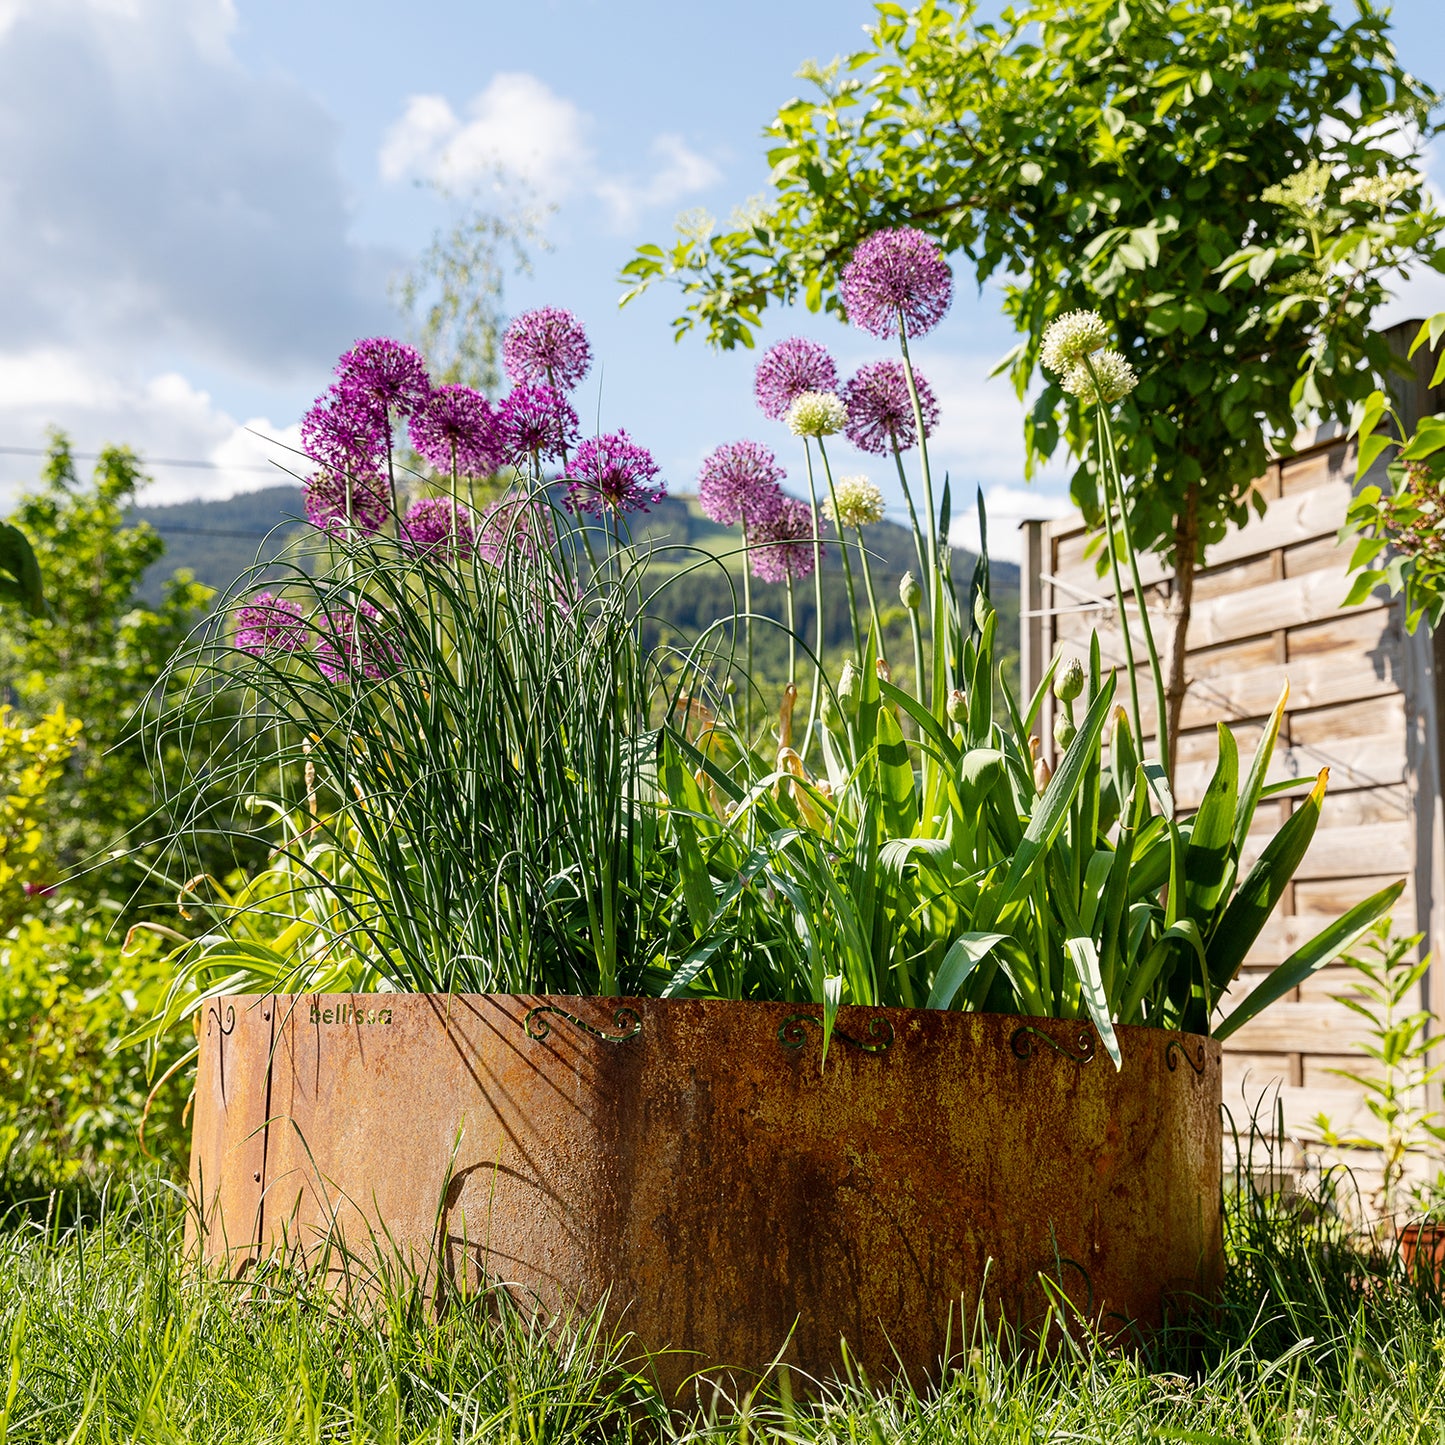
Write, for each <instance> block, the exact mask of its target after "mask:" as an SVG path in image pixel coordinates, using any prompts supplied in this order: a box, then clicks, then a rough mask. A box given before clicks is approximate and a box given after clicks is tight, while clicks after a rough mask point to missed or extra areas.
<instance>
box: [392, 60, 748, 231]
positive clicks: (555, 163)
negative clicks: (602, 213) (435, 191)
mask: <svg viewBox="0 0 1445 1445" xmlns="http://www.w3.org/2000/svg"><path fill="white" fill-rule="evenodd" d="M592 129H593V122H592V117H591V116H589V115H587V114H586V113H585V112H584V111H582V110H581V109H579V107H578V106H577V105H575V104H574V103H573V102H572V101H570V100H568V99H566V97H564V96H560V95H558V94H557V93H556V92H555V91H554V90H552V89H551V88H550V87H549V86H548V85H547V84H546V83H545V82H543V81H541V80H539V79H538V78H537V77H536V76H535V75H529V74H527V73H526V72H525V71H503V72H500V73H498V74H497V75H494V76H493V77H492V79H491V81H490V82H489V83H488V84H487V87H486V89H485V90H482V91H480V92H479V93H478V94H477V95H475V96H473V97H472V99H471V100H470V101H468V102H467V105H466V107H465V114H464V115H458V114H457V112H456V111H455V110H454V109H453V107H452V105H451V102H450V101H448V100H447V99H446V97H445V96H441V95H414V96H412V97H411V98H410V99H409V100H408V101H407V103H406V109H405V110H404V111H403V112H402V114H401V116H400V118H399V119H398V120H397V121H396V122H395V123H394V124H393V125H392V126H391V128H390V129H389V130H388V131H387V133H386V135H385V137H384V138H383V140H382V145H381V150H380V152H379V153H378V156H377V164H378V167H379V169H380V172H381V175H382V178H383V179H384V180H388V181H401V180H404V179H407V178H408V177H413V176H415V177H421V178H425V179H427V180H432V181H436V182H437V183H438V184H440V185H443V186H446V187H448V188H451V189H458V188H462V187H465V186H467V185H472V184H475V183H476V182H478V181H480V180H483V179H486V178H488V177H499V176H500V177H503V178H509V179H512V180H516V181H520V182H522V183H523V184H524V185H525V186H527V187H528V188H529V189H530V190H531V191H532V192H533V193H534V194H535V195H536V196H537V197H538V199H540V200H542V201H544V202H550V203H554V204H557V203H561V202H563V201H567V200H571V199H574V198H575V197H578V196H591V197H593V198H595V199H597V200H599V201H601V202H602V204H603V205H604V206H605V207H606V209H607V211H608V213H609V216H610V218H611V220H612V223H613V224H614V225H615V226H617V227H618V228H619V229H622V228H626V227H627V226H629V225H631V224H632V223H633V222H634V221H635V220H636V219H637V217H638V216H639V215H640V214H641V213H642V212H643V211H646V210H650V209H653V208H655V207H661V206H667V205H672V204H675V203H676V202H678V201H680V200H682V199H683V198H684V197H686V196H690V195H695V194H697V193H698V192H699V191H702V190H706V189H707V188H708V187H709V186H711V185H714V184H716V183H717V182H718V181H719V180H720V179H721V178H722V173H721V171H720V170H719V169H718V167H717V166H716V165H715V164H714V163H713V162H712V161H711V160H709V159H708V158H707V157H706V156H703V155H700V154H699V153H698V152H697V151H695V150H693V149H692V148H691V147H690V146H688V144H687V143H686V142H685V141H684V140H683V138H682V137H681V136H679V135H675V134H671V133H669V134H663V135H659V136H657V137H655V138H654V140H653V141H652V145H651V148H650V154H651V158H652V161H653V166H652V169H651V171H650V173H649V174H647V175H646V176H645V177H643V178H642V179H637V178H634V177H630V176H626V175H620V174H608V173H606V172H604V171H602V170H601V168H600V166H599V164H598V159H597V154H596V150H595V148H594V147H593V144H592V140H591V134H592Z"/></svg>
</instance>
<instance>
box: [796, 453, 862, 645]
mask: <svg viewBox="0 0 1445 1445" xmlns="http://www.w3.org/2000/svg"><path fill="white" fill-rule="evenodd" d="M818 455H819V456H820V457H822V459H823V476H824V477H825V478H826V480H827V483H828V500H829V501H830V502H832V504H833V515H834V516H835V517H837V518H839V522H838V548H839V550H840V551H841V552H842V553H843V585H844V586H845V587H846V588H847V589H848V615H849V617H850V618H851V619H852V622H853V652H854V654H855V656H856V659H857V661H858V665H859V666H860V667H861V666H862V664H863V626H862V624H861V623H860V622H859V620H858V596H857V593H856V592H855V591H854V589H853V564H852V563H851V562H850V561H849V560H848V536H847V533H846V532H844V530H843V523H842V520H841V519H842V513H841V512H840V511H839V510H838V493H837V491H836V490H835V489H834V486H833V468H832V467H831V466H830V465H829V462H828V449H827V447H825V446H824V445H823V438H822V437H819V438H818ZM811 481H812V471H811V464H810V467H809V483H810V484H811ZM858 542H859V545H860V546H861V545H862V542H863V534H862V532H859V534H858ZM874 612H875V614H876V612H877V609H876V608H875V609H874ZM874 625H875V626H876V625H877V617H876V615H875V617H874ZM822 636H823V634H822V629H821V626H820V628H819V632H818V656H819V657H821V656H822V655H823V646H822Z"/></svg>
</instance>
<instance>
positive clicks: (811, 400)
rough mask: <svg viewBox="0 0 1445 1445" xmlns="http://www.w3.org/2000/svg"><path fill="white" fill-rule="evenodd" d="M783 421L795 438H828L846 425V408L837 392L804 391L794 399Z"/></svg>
mask: <svg viewBox="0 0 1445 1445" xmlns="http://www.w3.org/2000/svg"><path fill="white" fill-rule="evenodd" d="M783 421H784V422H785V423H786V424H787V428H788V430H789V431H790V432H792V434H793V435H794V436H795V437H830V436H833V435H835V434H836V433H838V432H840V431H842V430H843V428H844V427H845V426H846V425H847V424H848V408H847V407H845V406H844V405H843V402H842V400H841V399H840V398H839V396H838V394H837V392H834V391H805V392H803V393H802V395H801V396H798V397H795V398H794V400H793V403H792V405H791V406H790V407H789V408H788V411H787V415H786V416H784V418H783Z"/></svg>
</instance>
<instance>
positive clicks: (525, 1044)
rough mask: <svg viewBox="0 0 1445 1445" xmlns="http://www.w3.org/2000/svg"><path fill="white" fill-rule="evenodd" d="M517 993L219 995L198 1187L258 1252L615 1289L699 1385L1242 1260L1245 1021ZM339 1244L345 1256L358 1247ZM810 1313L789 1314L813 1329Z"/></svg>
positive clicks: (1199, 1284) (943, 1344)
mask: <svg viewBox="0 0 1445 1445" xmlns="http://www.w3.org/2000/svg"><path fill="white" fill-rule="evenodd" d="M821 1025H822V1010H821V1009H820V1008H816V1007H811V1006H804V1005H797V1004H769V1003H738V1002H726V1001H693V1000H682V999H677V1000H664V999H625V1000H618V999H595V998H563V997H545V998H544V997H532V996H523V995H513V994H506V995H466V994H459V995H424V994H387V995H377V994H359V995H354V996H339V995H327V996H316V995H309V996H277V995H269V996H265V997H234V998H229V999H220V1000H217V1001H215V1002H213V1003H211V1004H210V1005H208V1006H207V1009H206V1012H205V1014H204V1015H203V1016H202V1020H201V1055H200V1066H199V1075H198V1080H197V1092H196V1116H195V1143H194V1150H193V1158H192V1189H193V1192H194V1195H195V1199H196V1202H197V1205H198V1211H197V1213H198V1218H199V1220H200V1223H201V1227H202V1234H201V1239H202V1247H203V1249H204V1252H205V1254H206V1255H207V1257H208V1258H210V1259H211V1260H212V1261H215V1262H218V1263H222V1264H224V1265H225V1266H226V1267H229V1268H231V1269H233V1270H239V1269H242V1268H244V1267H245V1266H246V1263H247V1262H248V1261H253V1260H255V1259H256V1258H257V1257H258V1256H259V1255H261V1254H264V1253H265V1252H267V1251H269V1250H272V1249H276V1248H282V1247H284V1248H288V1249H292V1250H297V1249H299V1250H302V1251H305V1252H307V1253H308V1254H309V1255H311V1256H312V1257H313V1258H315V1257H316V1255H317V1252H318V1251H320V1250H321V1249H322V1248H323V1247H324V1245H325V1244H326V1242H327V1241H330V1242H331V1243H332V1244H333V1245H335V1244H336V1243H337V1242H338V1241H344V1243H345V1245H346V1247H347V1249H349V1250H350V1251H352V1252H353V1253H363V1254H364V1253H366V1252H367V1251H368V1250H370V1249H371V1248H372V1247H373V1245H374V1244H375V1242H376V1241H384V1242H385V1244H386V1247H387V1248H388V1249H400V1250H401V1251H402V1252H403V1253H404V1254H405V1255H406V1256H407V1257H408V1258H409V1259H410V1260H411V1261H412V1262H413V1263H414V1264H416V1265H417V1266H418V1267H423V1268H428V1269H439V1270H440V1271H442V1272H444V1273H449V1274H451V1275H452V1276H453V1277H456V1278H458V1279H464V1280H467V1281H470V1282H477V1281H479V1280H486V1281H491V1282H498V1281H500V1282H506V1283H509V1284H512V1285H515V1286H517V1287H518V1288H519V1289H521V1290H523V1291H526V1292H529V1293H530V1294H531V1295H532V1296H533V1297H535V1298H537V1299H538V1300H540V1301H541V1303H542V1304H543V1305H544V1306H546V1307H547V1308H548V1309H556V1310H566V1309H568V1308H570V1307H572V1306H576V1305H580V1306H582V1307H584V1308H586V1307H591V1306H593V1305H595V1304H597V1303H598V1302H599V1301H604V1300H605V1301H606V1311H607V1313H608V1316H609V1318H610V1319H611V1320H612V1321H613V1322H614V1323H617V1324H619V1325H621V1326H622V1327H623V1328H624V1329H627V1330H631V1331H633V1332H634V1333H635V1336H636V1339H637V1342H638V1344H639V1345H640V1346H642V1347H645V1348H647V1349H649V1350H664V1349H670V1350H673V1351H677V1352H679V1353H675V1354H672V1355H669V1356H666V1357H664V1360H663V1362H662V1364H661V1366H660V1370H661V1374H662V1376H663V1384H664V1385H665V1386H666V1387H667V1388H669V1389H671V1388H673V1387H675V1386H676V1385H677V1384H678V1383H679V1382H680V1381H681V1380H682V1379H683V1378H684V1377H685V1376H686V1375H688V1374H690V1373H691V1372H692V1371H694V1370H696V1369H699V1368H704V1367H714V1368H720V1367H736V1368H739V1369H743V1370H749V1371H752V1370H760V1369H763V1368H765V1367H766V1366H767V1364H768V1362H769V1361H771V1360H772V1359H773V1358H774V1356H775V1355H776V1354H777V1353H778V1352H779V1351H780V1350H782V1349H783V1346H784V1342H785V1341H787V1348H786V1350H785V1351H784V1353H783V1358H784V1359H785V1360H787V1361H789V1362H791V1363H792V1364H794V1365H796V1366H797V1367H798V1368H800V1369H802V1370H803V1371H805V1372H807V1373H809V1374H813V1375H815V1376H820V1377H827V1376H829V1375H832V1374H835V1373H836V1372H837V1370H838V1368H839V1366H840V1347H839V1342H840V1340H843V1339H846V1341H847V1346H848V1351H849V1354H850V1355H851V1357H852V1358H853V1359H854V1360H855V1361H857V1362H859V1363H861V1364H862V1365H863V1367H864V1368H865V1369H866V1370H867V1371H868V1372H869V1374H870V1376H871V1377H873V1378H875V1379H876V1378H880V1377H883V1378H886V1377H888V1376H890V1375H894V1374H896V1373H897V1372H898V1370H899V1369H900V1368H902V1369H903V1370H905V1371H906V1372H907V1374H908V1375H909V1377H910V1378H911V1379H912V1380H913V1382H914V1383H915V1384H917V1383H921V1382H922V1381H923V1380H924V1379H928V1378H934V1379H936V1378H937V1377H938V1375H939V1373H940V1371H941V1369H942V1368H943V1364H944V1358H945V1356H946V1355H947V1354H948V1353H950V1352H951V1351H956V1350H957V1349H959V1348H960V1347H961V1346H962V1345H963V1344H964V1343H965V1342H966V1337H967V1333H968V1329H969V1327H970V1326H971V1325H972V1324H973V1323H974V1321H975V1319H976V1318H978V1307H979V1305H980V1302H981V1303H982V1305H983V1317H985V1318H987V1319H988V1320H990V1321H997V1320H999V1319H1006V1320H1009V1321H1011V1322H1015V1323H1018V1324H1021V1325H1023V1326H1024V1327H1025V1328H1028V1327H1030V1326H1032V1325H1037V1324H1038V1323H1039V1322H1040V1321H1041V1320H1042V1319H1043V1318H1044V1317H1045V1314H1046V1309H1047V1305H1048V1301H1049V1298H1050V1295H1051V1294H1052V1295H1053V1296H1054V1297H1055V1298H1058V1297H1060V1296H1061V1295H1062V1296H1066V1297H1067V1298H1068V1300H1070V1301H1072V1303H1073V1304H1074V1306H1076V1307H1077V1308H1078V1309H1079V1310H1080V1311H1081V1312H1082V1313H1083V1314H1085V1315H1086V1316H1091V1317H1093V1318H1096V1319H1098V1320H1100V1321H1102V1322H1103V1323H1104V1324H1105V1325H1106V1326H1107V1325H1108V1324H1109V1323H1110V1322H1124V1321H1138V1322H1140V1323H1141V1324H1144V1325H1149V1324H1153V1323H1157V1322H1158V1321H1159V1320H1160V1318H1161V1315H1162V1313H1163V1312H1164V1311H1165V1310H1166V1309H1167V1308H1168V1307H1169V1303H1170V1301H1171V1299H1177V1298H1180V1297H1183V1296H1189V1295H1194V1294H1206V1295H1207V1294H1208V1293H1210V1292H1211V1291H1212V1290H1213V1289H1214V1288H1215V1287H1216V1286H1217V1284H1218V1280H1219V1276H1220V1270H1221V1261H1222V1245H1221V1231H1220V1183H1219V1181H1220V1168H1221V1159H1220V1150H1221V1139H1220V1122H1219V1121H1220V1109H1219V1106H1220V1051H1219V1046H1218V1044H1216V1043H1214V1042H1212V1041H1210V1040H1208V1039H1203V1038H1198V1037H1194V1036H1191V1035H1183V1034H1169V1033H1164V1032H1161V1031H1158V1030H1154V1029H1141V1028H1121V1029H1120V1030H1119V1038H1120V1043H1121V1046H1122V1049H1123V1054H1124V1067H1123V1069H1122V1071H1116V1070H1115V1068H1114V1066H1113V1064H1112V1063H1111V1062H1110V1060H1109V1058H1108V1056H1107V1054H1105V1053H1104V1051H1103V1049H1102V1048H1101V1047H1100V1046H1099V1044H1098V1040H1097V1036H1096V1035H1095V1033H1094V1030H1093V1029H1092V1027H1090V1026H1089V1025H1087V1024H1079V1023H1068V1022H1062V1021H1057V1020H1047V1019H1022V1018H1015V1017H1011V1016H1005V1015H998V1014H971V1013H945V1012H938V1011H931V1010H922V1009H859V1008H845V1009H843V1010H842V1011H841V1012H840V1013H839V1015H838V1019H837V1025H836V1029H835V1031H834V1033H833V1035H832V1040H831V1043H830V1046H829V1049H828V1052H827V1057H826V1060H825V1059H824V1056H823V1047H822V1026H821ZM333 1258H334V1256H333ZM790 1332H791V1337H790Z"/></svg>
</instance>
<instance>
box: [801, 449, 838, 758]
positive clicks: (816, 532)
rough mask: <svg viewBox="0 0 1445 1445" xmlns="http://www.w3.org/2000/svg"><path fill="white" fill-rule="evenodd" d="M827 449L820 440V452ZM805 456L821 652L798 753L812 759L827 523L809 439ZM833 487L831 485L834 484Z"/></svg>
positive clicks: (820, 677) (819, 683) (820, 673)
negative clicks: (824, 448) (811, 517)
mask: <svg viewBox="0 0 1445 1445" xmlns="http://www.w3.org/2000/svg"><path fill="white" fill-rule="evenodd" d="M822 446H823V439H822V437H819V438H818V448H819V450H820V451H821V450H822ZM803 456H804V457H805V458H806V459H807V463H808V502H809V504H810V505H811V507H812V509H813V610H814V612H815V613H816V614H817V615H816V616H815V617H814V619H813V633H814V637H815V639H816V642H817V651H816V653H815V654H814V657H813V692H812V696H811V697H810V698H809V699H808V726H807V728H806V729H804V732H803V746H802V747H801V748H799V749H798V752H799V753H800V754H801V756H802V757H804V758H806V757H807V756H808V747H809V745H810V744H811V743H812V741H813V728H814V726H815V725H816V723H817V721H818V707H819V705H820V703H821V700H822V697H823V519H822V516H821V514H820V513H819V511H818V487H817V484H816V483H815V482H814V480H813V448H812V447H811V446H810V445H809V444H808V438H807V437H804V438H803ZM830 485H831V483H830ZM842 537H843V529H842V528H841V527H840V528H839V529H838V538H839V541H840V543H842V545H843V547H844V558H843V565H844V566H847V544H846V543H844V542H842Z"/></svg>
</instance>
